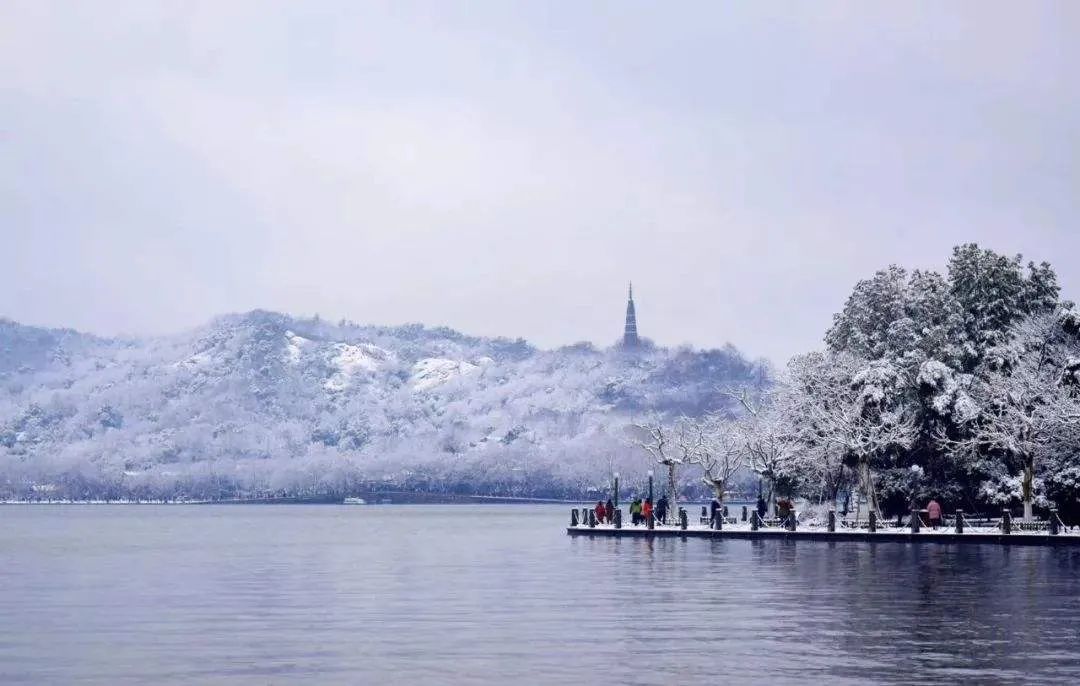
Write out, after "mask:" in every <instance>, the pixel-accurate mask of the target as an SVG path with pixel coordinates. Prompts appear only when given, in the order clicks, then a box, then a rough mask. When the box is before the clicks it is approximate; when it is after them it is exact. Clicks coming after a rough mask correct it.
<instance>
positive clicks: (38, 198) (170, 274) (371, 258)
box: [0, 2, 1080, 364]
mask: <svg viewBox="0 0 1080 686" xmlns="http://www.w3.org/2000/svg"><path fill="white" fill-rule="evenodd" d="M0 16H2V17H3V19H4V21H2V22H0V27H2V28H0V35H2V36H3V40H0V62H2V63H3V64H4V65H5V69H3V70H0V102H2V103H3V105H4V107H3V108H2V109H0V130H2V131H3V132H4V134H3V136H2V138H0V146H2V148H3V150H4V155H3V156H2V157H0V159H2V160H3V161H2V162H0V177H2V178H3V180H4V183H3V187H4V191H3V192H2V195H0V206H2V207H3V208H4V215H5V224H4V229H3V232H4V235H5V238H6V239H7V246H6V247H7V248H8V249H9V250H10V251H11V253H12V254H13V255H15V256H16V259H15V260H13V261H11V263H10V264H9V265H7V267H6V268H5V269H4V270H3V272H2V273H0V312H2V313H4V314H5V315H6V316H9V317H11V318H13V319H15V320H16V321H20V322H26V323H30V324H36V325H47V326H66V327H73V328H76V329H78V330H83V331H90V332H95V333H100V334H103V335H115V334H118V333H129V334H141V335H148V334H149V335H160V334H165V333H169V332H176V331H182V330H186V329H188V328H191V327H194V326H198V325H200V324H202V323H204V322H206V321H207V320H209V319H210V318H211V317H213V316H215V315H218V314H220V313H223V312H242V311H247V310H251V309H255V308H265V309H268V310H273V311H281V312H291V313H306V314H312V313H315V312H318V313H320V314H321V315H323V316H325V317H328V318H341V317H345V318H349V319H352V320H356V321H361V322H372V323H388V324H389V323H393V322H424V323H425V324H446V325H448V326H452V327H454V328H455V329H459V330H463V331H469V332H470V333H473V334H475V335H486V336H492V335H512V336H520V337H523V338H525V339H527V340H529V341H532V342H535V343H536V344H538V345H540V346H543V347H545V348H551V347H557V346H559V345H563V344H567V343H573V342H576V341H580V340H587V341H593V342H596V343H602V342H607V341H612V340H615V339H616V337H617V336H618V334H619V331H620V330H621V323H622V321H621V304H622V302H623V298H624V295H625V292H624V291H625V286H626V282H627V281H629V280H631V279H632V280H634V281H635V282H636V283H637V284H639V293H638V296H639V304H640V310H641V311H640V318H641V321H640V323H641V332H642V335H645V336H648V337H649V338H651V339H653V340H654V341H656V342H657V343H658V344H661V345H669V346H670V345H680V344H683V343H688V344H691V345H694V346H697V347H706V348H708V347H715V346H719V345H722V344H723V343H724V342H727V341H730V342H732V343H733V344H735V345H737V346H739V347H740V348H742V349H745V350H747V351H751V352H752V353H753V354H754V355H761V356H763V357H766V358H768V359H770V360H772V361H774V362H775V363H777V364H781V363H783V361H784V360H786V359H787V358H789V357H790V356H791V355H793V354H795V353H798V352H800V351H803V350H808V349H811V348H817V347H820V345H821V332H822V331H824V330H825V329H826V328H827V327H828V325H829V323H830V322H831V318H832V315H833V314H834V313H836V312H838V311H839V310H840V309H841V308H842V307H843V303H844V300H845V298H846V297H847V295H848V294H849V293H850V291H851V288H852V287H853V286H854V284H855V283H856V282H857V281H859V280H860V279H865V278H868V277H870V276H871V275H872V274H873V273H874V272H875V271H876V270H878V269H881V268H884V267H886V266H887V265H889V264H891V263H897V264H902V265H905V266H907V267H908V268H930V269H937V270H941V269H942V268H943V267H944V260H945V259H946V258H947V255H948V252H949V249H950V248H951V247H952V246H954V245H957V244H961V243H966V242H977V243H979V244H980V245H983V246H984V247H987V248H990V249H993V250H995V251H997V252H999V253H1004V254H1015V253H1018V252H1019V253H1023V254H1024V256H1025V258H1026V259H1032V260H1034V261H1036V262H1041V261H1043V260H1048V261H1050V262H1051V263H1054V266H1055V267H1056V269H1057V271H1058V275H1059V277H1060V281H1061V285H1062V288H1063V291H1064V292H1065V293H1066V294H1070V293H1073V294H1075V293H1076V292H1077V291H1078V288H1077V286H1078V284H1080V281H1078V280H1080V272H1078V271H1077V269H1078V268H1077V267H1076V266H1075V265H1074V264H1072V263H1070V262H1068V261H1064V260H1062V259H1060V258H1061V257H1062V256H1065V255H1071V254H1075V253H1076V252H1077V251H1078V250H1080V232H1078V231H1077V230H1076V225H1075V222H1076V217H1077V216H1080V204H1078V203H1080V196H1078V195H1077V194H1076V193H1075V189H1076V188H1077V187H1080V166H1078V160H1080V154H1078V152H1080V150H1078V149H1077V141H1080V132H1078V129H1077V127H1078V122H1080V110H1078V108H1080V85H1078V83H1080V82H1078V80H1077V79H1076V78H1075V76H1074V65H1075V64H1076V63H1077V61H1078V52H1080V47H1078V45H1077V42H1076V41H1075V40H1073V31H1071V27H1075V26H1077V18H1078V17H1077V8H1076V6H1075V5H1072V4H1053V3H1045V4H1043V3H1039V4H1034V5H1031V6H1028V7H1026V8H1024V10H1023V11H1018V10H1016V9H1014V8H1013V7H1010V6H1009V5H998V4H993V3H978V4H964V3H958V4H955V5H950V6H947V7H946V6H936V7H925V8H921V7H909V6H905V5H897V6H874V7H871V6H866V5H861V4H847V3H836V4H834V5H830V7H828V8H820V7H806V8H800V7H789V8H785V10H784V11H783V12H780V11H776V10H774V9H773V8H768V7H762V6H757V5H744V6H717V5H714V4H709V3H700V4H687V5H684V6H682V7H681V8H679V9H678V10H677V11H671V10H669V9H668V8H661V7H651V6H649V5H646V4H631V5H628V6H626V7H625V8H623V10H621V11H619V12H615V11H613V10H612V9H611V8H609V7H607V6H605V5H602V4H601V5H589V6H580V7H575V8H573V9H567V10H565V11H562V12H557V11H553V10H551V9H550V8H545V7H542V6H528V5H526V6H522V7H517V8H513V9H511V8H509V7H506V6H504V5H502V4H500V3H478V4H472V5H470V6H468V7H465V6H461V5H453V4H451V3H409V4H404V3H401V4H399V3H395V4H394V5H393V6H381V5H376V4H368V3H363V4H359V3H349V2H327V3H323V4H321V5H319V7H318V9H317V10H316V9H314V8H312V7H308V6H302V5H295V4H291V3H282V4H273V3H231V4H230V6H229V7H228V8H224V7H219V6H216V5H210V4H198V3H195V4H185V5H183V6H175V7H174V6H170V5H166V4H162V5H158V4H139V5H137V6H135V5H133V6H128V7H124V6H122V5H118V6H116V8H115V10H114V11H110V12H102V11H99V9H98V8H96V7H92V6H82V7H80V6H68V7H63V6H57V7H53V6H48V5H45V4H41V3H30V4H14V5H12V4H9V5H7V6H6V7H5V8H4V9H3V10H0Z"/></svg>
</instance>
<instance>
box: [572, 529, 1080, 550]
mask: <svg viewBox="0 0 1080 686" xmlns="http://www.w3.org/2000/svg"><path fill="white" fill-rule="evenodd" d="M566 533H567V534H568V535H569V536H587V537H594V536H595V537H601V538H645V539H652V538H704V539H713V540H724V539H728V540H765V539H771V540H784V541H817V542H826V543H837V542H849V541H857V542H869V543H874V542H882V543H884V542H892V543H983V544H986V543H996V544H1000V545H1048V546H1069V545H1075V546H1080V534H1078V533H1064V532H1063V533H1059V534H1057V535H1051V534H1049V533H1045V532H1024V531H1017V532H1014V533H1010V534H1003V533H1001V532H1000V531H997V530H991V531H986V532H982V531H978V530H969V531H966V532H964V533H962V534H958V533H956V532H954V531H944V530H939V531H933V530H929V529H923V530H921V531H919V533H912V532H911V531H910V530H892V531H889V530H878V531H875V532H873V533H871V532H869V531H865V530H862V531H858V530H856V531H827V530H825V529H816V528H806V529H798V530H795V531H788V530H787V529H775V528H763V529H758V530H756V531H754V530H751V529H749V528H725V529H722V530H719V531H717V530H715V529H708V528H704V527H688V528H686V529H681V528H679V527H677V526H676V527H657V528H655V529H646V528H644V527H629V528H621V529H616V528H614V527H613V526H611V525H603V526H601V525H597V526H596V527H595V528H592V527H589V526H580V525H579V526H569V527H567V528H566Z"/></svg>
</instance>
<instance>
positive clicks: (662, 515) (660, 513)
mask: <svg viewBox="0 0 1080 686" xmlns="http://www.w3.org/2000/svg"><path fill="white" fill-rule="evenodd" d="M667 513H668V499H667V496H666V495H662V496H660V500H658V501H657V503H656V523H657V524H663V523H664V522H666V521H667Z"/></svg>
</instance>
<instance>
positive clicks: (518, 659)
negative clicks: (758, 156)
mask: <svg viewBox="0 0 1080 686" xmlns="http://www.w3.org/2000/svg"><path fill="white" fill-rule="evenodd" d="M566 520H568V508H563V507H550V506H504V505H490V506H477V507H465V506H446V507H441V506H382V507H334V506H311V507H306V506H221V507H210V506H66V507H65V506H52V507H50V506H9V507H3V508H0V562H2V564H0V682H2V683H5V684H8V683H62V682H69V681H72V680H75V679H77V678H82V679H83V680H85V681H86V682H87V683H103V684H104V683H110V684H111V683H124V682H127V683H142V682H148V681H151V682H153V683H155V684H161V683H186V682H191V681H204V682H205V681H210V680H213V681H231V682H234V683H270V682H272V683H284V682H300V681H318V682H321V683H375V682H377V681H379V680H384V681H392V682H394V683H411V684H423V683H447V682H450V681H453V682H454V683H466V684H469V683H476V684H481V683H483V684H487V683H507V682H510V681H517V682H519V683H523V684H529V683H537V682H538V681H545V682H547V681H551V682H555V683H559V682H586V681H595V680H597V679H602V680H603V681H604V683H615V684H635V683H672V682H673V681H674V682H678V683H686V684H694V683H703V682H705V681H715V680H729V681H730V680H734V681H735V682H736V683H745V682H758V681H766V680H777V681H779V682H781V683H783V682H788V681H796V680H797V681H799V682H808V681H817V680H828V681H829V682H831V683H847V682H850V683H865V682H866V681H868V680H873V681H878V682H905V683H910V682H912V681H938V682H943V683H944V682H952V681H956V680H963V681H979V682H986V681H991V682H996V683H1003V682H1004V683H1008V682H1016V683H1019V682H1025V683H1032V682H1044V683H1062V682H1064V681H1066V680H1070V681H1074V680H1076V679H1077V678H1080V642H1078V639H1080V633H1078V632H1080V629H1078V626H1080V621H1078V618H1080V550H1077V549H1067V548H1059V549H1052V548H1037V547H1017V548H998V547H994V546H981V545H978V546H977V545H959V546H954V545H940V544H939V545H932V544H922V545H912V544H903V543H858V542H850V543H848V542H844V543H838V542H833V543H817V542H813V541H760V540H757V541H717V540H696V539H691V540H686V541H683V540H679V539H668V538H665V539H659V540H655V541H654V540H645V539H621V540H616V539H608V538H596V539H590V538H577V537H575V538H570V537H568V536H566V534H565V529H564V527H565V524H566Z"/></svg>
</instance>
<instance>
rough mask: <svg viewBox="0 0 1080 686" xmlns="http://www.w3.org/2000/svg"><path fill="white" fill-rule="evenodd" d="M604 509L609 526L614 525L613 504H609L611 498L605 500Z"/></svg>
mask: <svg viewBox="0 0 1080 686" xmlns="http://www.w3.org/2000/svg"><path fill="white" fill-rule="evenodd" d="M604 509H605V510H607V518H608V522H609V523H610V524H614V523H615V503H613V502H611V498H608V499H607V503H605V504H604Z"/></svg>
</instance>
